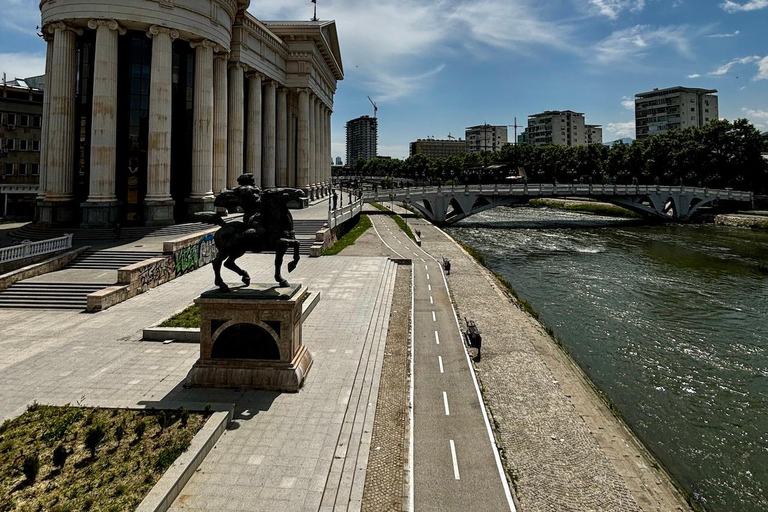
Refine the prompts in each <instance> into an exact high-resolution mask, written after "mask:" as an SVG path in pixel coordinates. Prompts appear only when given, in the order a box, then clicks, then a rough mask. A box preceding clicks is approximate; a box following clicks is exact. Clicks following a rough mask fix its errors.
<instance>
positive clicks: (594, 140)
mask: <svg viewBox="0 0 768 512" xmlns="http://www.w3.org/2000/svg"><path fill="white" fill-rule="evenodd" d="M584 131H585V133H586V136H587V140H586V143H587V144H602V143H603V127H602V126H601V125H599V124H587V125H584Z"/></svg>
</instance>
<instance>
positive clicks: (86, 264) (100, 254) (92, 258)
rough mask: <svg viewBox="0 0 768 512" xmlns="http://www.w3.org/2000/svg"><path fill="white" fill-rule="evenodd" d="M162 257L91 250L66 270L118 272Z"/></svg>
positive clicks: (158, 254)
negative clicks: (82, 269)
mask: <svg viewBox="0 0 768 512" xmlns="http://www.w3.org/2000/svg"><path fill="white" fill-rule="evenodd" d="M159 256H162V253H161V252H149V251H146V252H145V251H142V252H139V251H111V250H103V251H94V250H92V249H89V250H87V251H85V252H84V253H82V254H81V255H80V256H78V257H77V258H76V259H74V260H73V261H72V263H70V264H69V265H67V266H66V268H92V269H109V270H117V269H119V268H123V267H125V266H127V265H133V264H134V263H139V262H140V261H144V260H148V259H149V258H157V257H159Z"/></svg>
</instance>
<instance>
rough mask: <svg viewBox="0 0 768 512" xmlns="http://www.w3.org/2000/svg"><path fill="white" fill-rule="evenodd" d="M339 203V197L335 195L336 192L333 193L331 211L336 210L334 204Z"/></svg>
mask: <svg viewBox="0 0 768 512" xmlns="http://www.w3.org/2000/svg"><path fill="white" fill-rule="evenodd" d="M338 201H339V196H338V195H337V194H336V191H335V190H334V191H333V209H334V210H335V209H336V203H337V202H338Z"/></svg>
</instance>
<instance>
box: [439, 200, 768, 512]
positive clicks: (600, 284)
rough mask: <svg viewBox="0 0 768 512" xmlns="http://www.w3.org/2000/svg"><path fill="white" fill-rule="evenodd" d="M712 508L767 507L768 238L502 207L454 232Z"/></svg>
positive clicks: (754, 510)
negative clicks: (763, 265) (762, 267)
mask: <svg viewBox="0 0 768 512" xmlns="http://www.w3.org/2000/svg"><path fill="white" fill-rule="evenodd" d="M448 232H449V233H450V234H451V235H452V236H454V237H455V238H456V239H458V240H460V241H462V242H464V243H466V244H468V245H470V246H472V247H474V248H476V249H478V250H480V251H481V252H483V253H484V254H485V255H486V257H487V260H488V266H489V267H490V268H491V269H493V270H494V271H496V272H498V273H499V274H501V275H503V276H504V277H505V278H507V279H508V280H509V281H510V283H512V285H513V286H514V288H515V289H516V290H517V292H518V293H519V294H520V296H521V297H523V298H525V299H527V300H529V301H530V302H531V303H532V305H533V306H534V308H535V309H537V310H538V311H539V312H540V314H541V320H542V321H543V322H544V323H545V324H546V325H548V326H550V327H551V328H552V329H553V330H554V331H555V333H556V335H557V336H558V337H559V338H560V339H561V340H562V342H563V345H564V346H565V347H566V348H567V350H568V352H569V353H570V354H571V356H572V357H573V358H574V359H575V360H576V361H577V362H578V363H579V365H580V366H581V367H582V368H583V369H584V371H585V372H586V373H587V374H588V375H589V377H590V378H591V379H592V380H593V382H595V383H596V384H597V385H598V386H599V387H600V388H601V389H602V390H603V391H604V392H605V393H606V394H607V395H608V397H609V398H610V399H611V401H612V402H613V403H614V405H615V406H616V407H617V408H618V410H619V411H620V413H621V415H622V416H623V418H624V419H625V421H626V422H627V423H628V424H629V425H630V427H631V428H632V429H633V430H634V432H635V433H636V434H637V436H638V437H639V438H640V439H641V440H642V441H643V442H644V443H645V445H646V446H647V447H648V448H649V449H650V450H651V451H652V452H653V453H654V454H655V455H656V456H657V458H658V459H659V460H660V461H661V462H662V463H663V464H664V465H665V466H666V467H667V468H668V469H669V471H670V472H671V473H672V474H673V475H674V476H675V478H676V479H677V480H678V481H679V482H680V483H681V484H682V485H683V486H684V487H685V488H686V489H687V490H688V491H689V492H690V493H691V494H692V495H693V496H694V497H695V499H696V500H697V501H698V502H699V503H700V504H701V505H703V506H704V507H705V509H706V510H708V511H712V512H732V511H741V512H758V511H761V512H764V511H766V510H768V498H767V497H766V496H768V275H765V274H761V273H760V272H759V271H758V269H757V264H758V262H759V261H764V262H768V233H764V232H762V233H761V232H755V231H750V230H747V229H737V228H724V227H715V226H703V225H697V226H674V225H671V226H642V225H638V224H632V223H627V222H626V221H622V220H617V219H611V218H608V217H600V216H593V215H586V214H580V213H575V212H567V211H560V210H553V209H548V208H541V209H534V208H514V209H510V208H497V209H494V210H489V211H486V212H483V213H481V214H478V215H475V216H473V217H470V218H469V219H465V220H463V221H461V222H459V223H457V224H456V225H455V226H454V227H452V228H449V229H448Z"/></svg>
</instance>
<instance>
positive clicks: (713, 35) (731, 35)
mask: <svg viewBox="0 0 768 512" xmlns="http://www.w3.org/2000/svg"><path fill="white" fill-rule="evenodd" d="M739 34H740V32H739V31H738V30H735V31H733V32H731V33H730V34H711V35H708V36H707V37H736V36H737V35H739Z"/></svg>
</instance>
